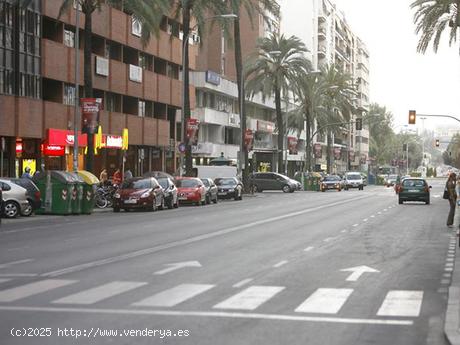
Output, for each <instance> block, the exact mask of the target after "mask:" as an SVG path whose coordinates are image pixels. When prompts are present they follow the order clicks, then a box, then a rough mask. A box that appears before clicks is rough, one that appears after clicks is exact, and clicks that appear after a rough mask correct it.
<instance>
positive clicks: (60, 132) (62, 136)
mask: <svg viewBox="0 0 460 345" xmlns="http://www.w3.org/2000/svg"><path fill="white" fill-rule="evenodd" d="M47 143H48V144H49V145H60V146H73V143H74V132H73V131H69V130H65V129H54V128H49V129H48V134H47ZM86 145H88V140H87V135H86V134H82V133H81V132H78V146H79V147H86Z"/></svg>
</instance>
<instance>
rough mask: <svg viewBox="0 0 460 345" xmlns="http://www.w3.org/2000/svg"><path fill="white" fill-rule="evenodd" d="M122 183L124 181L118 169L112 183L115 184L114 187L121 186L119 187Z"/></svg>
mask: <svg viewBox="0 0 460 345" xmlns="http://www.w3.org/2000/svg"><path fill="white" fill-rule="evenodd" d="M121 181H122V176H121V171H120V169H117V170H116V171H115V172H114V173H113V176H112V183H113V184H114V185H117V186H119V185H120V184H121Z"/></svg>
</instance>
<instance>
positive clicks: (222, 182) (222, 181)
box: [215, 178, 236, 186]
mask: <svg viewBox="0 0 460 345" xmlns="http://www.w3.org/2000/svg"><path fill="white" fill-rule="evenodd" d="M215 182H216V185H218V186H233V185H235V184H236V182H235V180H234V179H232V178H218V179H216V181H215Z"/></svg>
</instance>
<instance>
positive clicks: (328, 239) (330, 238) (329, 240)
mask: <svg viewBox="0 0 460 345" xmlns="http://www.w3.org/2000/svg"><path fill="white" fill-rule="evenodd" d="M336 238H337V237H328V238H325V239H324V240H323V242H331V241H334V240H335V239H336Z"/></svg>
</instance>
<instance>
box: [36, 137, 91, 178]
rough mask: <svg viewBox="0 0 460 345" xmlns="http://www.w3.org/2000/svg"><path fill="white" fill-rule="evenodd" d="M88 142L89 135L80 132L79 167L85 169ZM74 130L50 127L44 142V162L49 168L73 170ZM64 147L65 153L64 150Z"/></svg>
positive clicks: (46, 167)
mask: <svg viewBox="0 0 460 345" xmlns="http://www.w3.org/2000/svg"><path fill="white" fill-rule="evenodd" d="M87 144H88V140H87V135H86V134H82V133H80V132H78V169H80V170H83V169H84V154H85V148H86V146H87ZM73 147H74V131H69V130H65V129H55V128H49V129H48V130H47V133H46V138H45V140H44V142H43V143H42V149H43V150H45V149H46V154H45V151H43V157H44V164H45V169H47V170H68V171H71V170H73V157H74V152H73ZM58 148H64V154H62V150H59V149H58Z"/></svg>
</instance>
